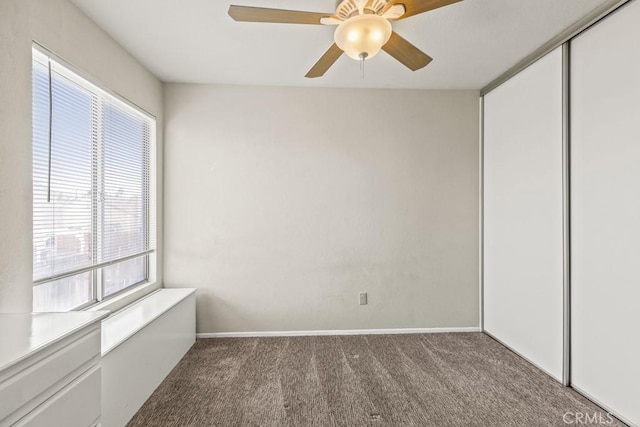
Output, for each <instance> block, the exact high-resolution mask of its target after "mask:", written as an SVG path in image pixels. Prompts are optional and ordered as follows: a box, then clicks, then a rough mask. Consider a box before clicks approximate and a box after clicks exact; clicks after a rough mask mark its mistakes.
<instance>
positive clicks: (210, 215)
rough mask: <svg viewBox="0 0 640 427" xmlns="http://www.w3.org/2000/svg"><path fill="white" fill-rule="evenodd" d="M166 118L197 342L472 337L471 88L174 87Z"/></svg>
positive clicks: (474, 200) (184, 279)
mask: <svg viewBox="0 0 640 427" xmlns="http://www.w3.org/2000/svg"><path fill="white" fill-rule="evenodd" d="M165 117H166V128H165V134H166V147H165V149H166V164H165V174H166V186H165V233H166V244H165V284H166V285H167V286H176V287H179V286H184V287H196V288H198V292H197V298H198V303H197V304H198V315H197V316H198V332H204V333H208V332H241V331H283V330H285V331H286V330H330V329H369V328H374V329H377V328H429V327H474V326H478V323H479V322H478V305H479V304H478V298H479V296H478V293H479V289H478V234H479V230H478V93H477V92H476V91H417V90H416V91H408V90H405V91H402V90H345V89H302V88H262V87H231V86H213V85H211V86H207V85H182V84H170V85H166V86H165ZM361 291H365V292H368V293H369V305H367V306H359V305H358V293H359V292H361Z"/></svg>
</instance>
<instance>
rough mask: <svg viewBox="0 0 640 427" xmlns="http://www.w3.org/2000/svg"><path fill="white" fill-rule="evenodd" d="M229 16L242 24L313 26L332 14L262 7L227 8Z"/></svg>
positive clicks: (233, 6)
mask: <svg viewBox="0 0 640 427" xmlns="http://www.w3.org/2000/svg"><path fill="white" fill-rule="evenodd" d="M229 16H230V17H232V18H233V19H235V20H236V21H243V22H271V23H277V24H315V25H320V24H321V23H320V19H322V18H324V17H327V16H333V13H318V12H303V11H300V10H284V9H267V8H264V7H250V6H235V5H232V6H229Z"/></svg>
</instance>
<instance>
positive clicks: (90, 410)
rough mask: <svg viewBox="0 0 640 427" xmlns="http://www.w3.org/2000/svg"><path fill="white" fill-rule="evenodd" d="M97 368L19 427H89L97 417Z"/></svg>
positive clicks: (23, 419)
mask: <svg viewBox="0 0 640 427" xmlns="http://www.w3.org/2000/svg"><path fill="white" fill-rule="evenodd" d="M101 375H102V374H101V372H100V366H94V367H93V368H91V369H90V370H89V371H87V372H85V373H84V374H82V375H81V376H80V377H78V378H76V379H75V380H74V381H72V382H71V384H69V385H68V386H66V387H65V388H63V389H62V390H60V392H58V393H56V394H55V395H53V397H51V398H50V399H48V400H47V401H45V402H44V403H43V404H42V405H40V406H38V407H37V408H36V409H35V410H33V411H32V412H31V413H29V415H27V416H26V417H24V418H22V419H21V420H20V421H18V422H17V423H16V424H15V426H20V427H89V426H92V425H94V424H95V423H96V422H97V420H98V418H99V417H100V384H101Z"/></svg>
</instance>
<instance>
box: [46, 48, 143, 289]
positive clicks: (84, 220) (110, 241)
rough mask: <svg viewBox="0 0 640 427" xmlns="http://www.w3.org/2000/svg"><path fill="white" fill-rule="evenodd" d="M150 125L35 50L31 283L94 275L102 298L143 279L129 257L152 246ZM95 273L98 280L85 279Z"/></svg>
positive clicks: (140, 265) (139, 267)
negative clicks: (102, 283)
mask: <svg viewBox="0 0 640 427" xmlns="http://www.w3.org/2000/svg"><path fill="white" fill-rule="evenodd" d="M154 127H155V120H154V119H153V118H152V117H149V116H147V115H146V114H144V113H143V112H141V111H138V110H137V109H135V108H133V107H132V106H130V105H128V104H127V103H125V102H123V101H121V100H120V99H118V98H116V97H114V96H113V95H111V94H109V93H107V92H105V91H103V90H102V89H100V88H98V87H97V86H95V85H93V84H92V83H90V82H89V81H87V80H85V79H83V78H81V77H80V76H78V75H77V74H75V73H73V72H72V71H71V70H69V69H68V68H66V67H65V66H63V65H62V64H60V63H59V62H57V61H56V60H54V59H52V58H50V57H48V56H47V55H44V54H42V53H41V52H39V51H37V50H34V55H33V250H34V268H33V279H34V283H35V284H36V285H41V284H44V283H50V282H54V281H56V280H58V281H60V279H63V278H69V277H84V278H88V279H87V280H88V281H90V282H91V281H94V280H97V277H100V278H101V279H104V280H105V281H106V282H107V284H106V288H104V289H102V292H103V294H109V293H112V292H115V291H117V290H119V289H121V288H123V287H126V286H128V285H130V284H134V283H136V282H140V281H141V280H144V279H146V277H147V271H146V262H144V263H142V262H139V261H140V260H136V258H137V257H142V256H144V255H146V254H149V253H150V252H152V251H153V250H154V243H155V242H154V239H153V236H154V233H153V232H152V227H153V223H152V216H151V213H150V195H151V192H150V169H151V157H150V153H151V141H152V132H153V129H154ZM106 267H108V268H106ZM98 269H102V270H100V273H101V275H99V276H97V275H96V274H89V275H87V274H86V273H87V272H94V273H95V272H96V271H97V270H98ZM102 274H104V276H102ZM125 276H127V277H125ZM91 286H95V284H91ZM94 293H95V292H94ZM94 293H93V294H94ZM89 294H92V293H89Z"/></svg>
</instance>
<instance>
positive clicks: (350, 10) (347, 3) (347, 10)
mask: <svg viewBox="0 0 640 427" xmlns="http://www.w3.org/2000/svg"><path fill="white" fill-rule="evenodd" d="M358 1H362V2H363V3H365V4H367V3H369V2H368V1H367V0H342V1H338V5H337V7H336V15H338V16H339V17H340V18H342V19H343V20H347V19H349V18H351V17H352V16H356V15H359V14H360V11H359V9H358ZM386 4H387V1H386V0H373V1H372V2H371V4H370V5H367V6H366V7H365V8H364V13H365V14H374V15H380V13H381V12H382V9H383V8H384V6H385V5H386Z"/></svg>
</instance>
